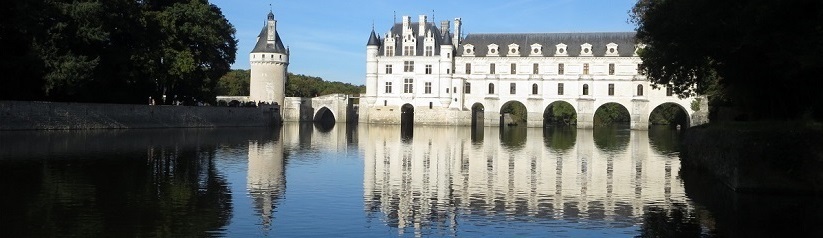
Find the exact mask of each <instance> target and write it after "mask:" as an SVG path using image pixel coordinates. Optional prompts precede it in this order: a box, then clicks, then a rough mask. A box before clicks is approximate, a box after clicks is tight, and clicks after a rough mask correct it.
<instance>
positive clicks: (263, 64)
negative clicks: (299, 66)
mask: <svg viewBox="0 0 823 238" xmlns="http://www.w3.org/2000/svg"><path fill="white" fill-rule="evenodd" d="M249 61H250V64H251V79H250V81H251V82H250V85H249V86H250V88H249V100H250V101H254V102H266V103H277V104H279V105H283V102H284V101H285V91H286V77H287V74H288V73H287V72H288V65H289V49H288V48H286V47H285V46H284V45H283V41H282V40H281V39H280V34H279V33H278V32H277V21H276V20H275V19H274V13H272V12H269V15H268V17H267V21H266V25H265V26H263V29H262V30H261V31H260V35H258V37H257V43H256V44H255V46H254V49H253V50H252V51H251V53H250V54H249Z"/></svg>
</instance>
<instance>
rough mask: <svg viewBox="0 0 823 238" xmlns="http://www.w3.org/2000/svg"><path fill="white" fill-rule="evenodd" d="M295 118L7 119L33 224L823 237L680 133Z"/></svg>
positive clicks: (53, 228) (6, 204)
mask: <svg viewBox="0 0 823 238" xmlns="http://www.w3.org/2000/svg"><path fill="white" fill-rule="evenodd" d="M505 129H506V130H505V131H502V132H501V131H500V130H499V129H498V128H481V129H480V130H474V131H473V130H472V129H471V128H469V127H422V126H417V127H414V131H413V133H407V132H402V131H401V129H400V127H399V126H376V125H360V126H354V127H352V126H347V125H345V124H337V125H336V126H334V127H333V128H331V129H321V128H316V127H315V126H314V125H312V124H286V125H284V126H283V127H282V128H279V129H261V128H251V129H249V128H246V129H164V130H107V131H53V132H44V131H38V132H31V131H28V132H0V189H2V191H3V196H0V230H2V231H3V233H2V234H4V236H5V235H9V236H11V237H19V236H82V237H87V236H105V237H123V236H139V237H143V236H172V237H190V236H228V237H259V236H278V237H282V236H285V237H306V236H316V237H393V236H435V237H441V236H462V237H481V236H489V237H530V236H536V237H546V236H552V237H554V236H561V237H563V236H565V237H604V236H609V237H615V236H616V237H632V236H649V237H672V236H684V237H699V236H725V237H751V236H755V237H758V236H817V237H821V236H823V231H821V229H823V228H821V227H820V224H823V223H821V221H823V215H820V214H823V209H821V205H820V204H821V202H820V201H819V199H816V198H809V197H778V196H754V195H741V194H735V193H732V192H730V191H728V189H725V187H723V186H722V185H718V184H717V183H716V182H714V180H711V179H706V177H707V176H705V175H703V174H700V173H698V172H690V171H689V170H687V169H683V170H681V167H680V159H679V158H678V152H677V144H678V138H679V135H678V132H677V131H676V130H672V129H670V128H668V127H653V128H651V129H650V130H649V131H630V130H627V129H621V128H599V129H596V130H577V129H568V128H553V129H546V130H544V129H540V128H528V129H527V128H517V127H510V128H508V127H507V128H505Z"/></svg>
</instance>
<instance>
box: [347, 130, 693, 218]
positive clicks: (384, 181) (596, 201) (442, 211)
mask: <svg viewBox="0 0 823 238" xmlns="http://www.w3.org/2000/svg"><path fill="white" fill-rule="evenodd" d="M368 127H369V129H367V130H364V131H365V132H369V133H368V135H364V136H367V137H368V138H369V140H368V142H366V143H363V144H361V147H362V148H363V149H364V150H365V153H364V154H365V169H364V190H365V195H364V196H365V197H364V199H365V206H366V207H367V208H368V209H367V210H368V212H369V213H375V212H377V211H379V213H381V214H382V216H383V219H384V220H385V221H386V223H387V225H389V226H392V227H397V228H398V229H400V230H401V231H403V230H405V231H409V232H412V231H413V232H420V230H421V229H422V230H426V229H427V228H426V227H439V228H448V229H449V230H454V229H457V228H456V227H457V226H459V224H460V222H457V221H456V220H455V219H468V220H476V219H475V218H472V217H478V218H482V219H481V220H484V221H488V222H487V223H484V224H493V223H495V222H505V221H509V220H511V219H514V220H518V219H526V220H529V221H531V222H534V223H536V224H543V225H547V224H548V223H552V221H558V220H560V221H578V220H593V221H601V222H606V223H608V224H609V226H617V227H620V226H622V227H630V226H633V225H634V224H636V223H638V222H639V221H641V220H642V218H643V215H644V214H645V211H646V208H647V207H659V208H661V209H673V206H674V204H687V199H686V197H685V194H684V191H683V188H682V186H680V185H679V184H678V183H677V182H676V181H675V180H676V178H674V177H673V175H672V173H671V171H673V170H674V171H677V170H678V169H679V163H678V161H677V158H676V157H669V156H664V155H661V154H659V153H657V152H656V151H654V150H653V149H652V147H651V146H650V145H649V141H648V136H647V133H646V132H645V131H629V130H622V131H621V130H615V131H612V132H608V131H607V132H598V131H591V130H581V131H576V130H575V132H570V131H568V130H565V131H564V130H562V129H561V130H557V129H555V130H556V131H549V132H546V131H543V129H542V128H522V129H521V130H517V129H515V128H516V127H515V128H511V127H509V128H505V129H504V130H502V131H501V130H499V129H498V128H493V129H492V128H486V130H485V131H484V133H485V134H486V135H487V136H486V138H485V140H483V141H479V142H478V141H477V140H471V139H470V138H472V137H471V136H468V134H471V133H472V132H471V128H454V127H421V126H418V127H415V130H416V133H417V135H416V136H415V137H414V138H413V139H412V140H411V142H408V143H404V142H402V139H401V138H400V137H399V136H397V135H398V134H400V133H396V132H393V131H396V130H398V129H397V128H396V127H394V128H393V127H381V128H379V129H375V128H373V126H368ZM543 135H550V136H551V137H548V136H547V137H546V138H541V137H543ZM605 135H610V136H612V138H611V139H609V138H607V136H605ZM629 138H635V141H633V143H631V144H630V143H628V142H629ZM362 141H364V140H361V142H362ZM596 144H598V146H595V145H596ZM604 145H605V146H604ZM593 148H597V149H593ZM370 216H371V215H370ZM461 216H466V217H468V218H466V217H463V218H457V217H461Z"/></svg>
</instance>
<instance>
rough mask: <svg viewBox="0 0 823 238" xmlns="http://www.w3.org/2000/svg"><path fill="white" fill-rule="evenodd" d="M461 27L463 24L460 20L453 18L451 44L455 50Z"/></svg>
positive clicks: (458, 42) (458, 41) (458, 43)
mask: <svg viewBox="0 0 823 238" xmlns="http://www.w3.org/2000/svg"><path fill="white" fill-rule="evenodd" d="M462 26H463V22H462V21H461V20H460V18H459V17H458V18H455V19H454V39H452V44H454V47H455V48H457V46H458V45H460V34H461V32H460V29H461V28H462Z"/></svg>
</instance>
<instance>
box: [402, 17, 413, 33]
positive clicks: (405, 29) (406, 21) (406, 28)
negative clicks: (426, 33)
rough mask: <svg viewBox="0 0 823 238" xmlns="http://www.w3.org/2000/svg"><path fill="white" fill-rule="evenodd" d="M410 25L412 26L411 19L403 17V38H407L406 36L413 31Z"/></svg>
mask: <svg viewBox="0 0 823 238" xmlns="http://www.w3.org/2000/svg"><path fill="white" fill-rule="evenodd" d="M409 24H411V17H410V16H403V37H406V34H408V32H409V30H411V27H409Z"/></svg>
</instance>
